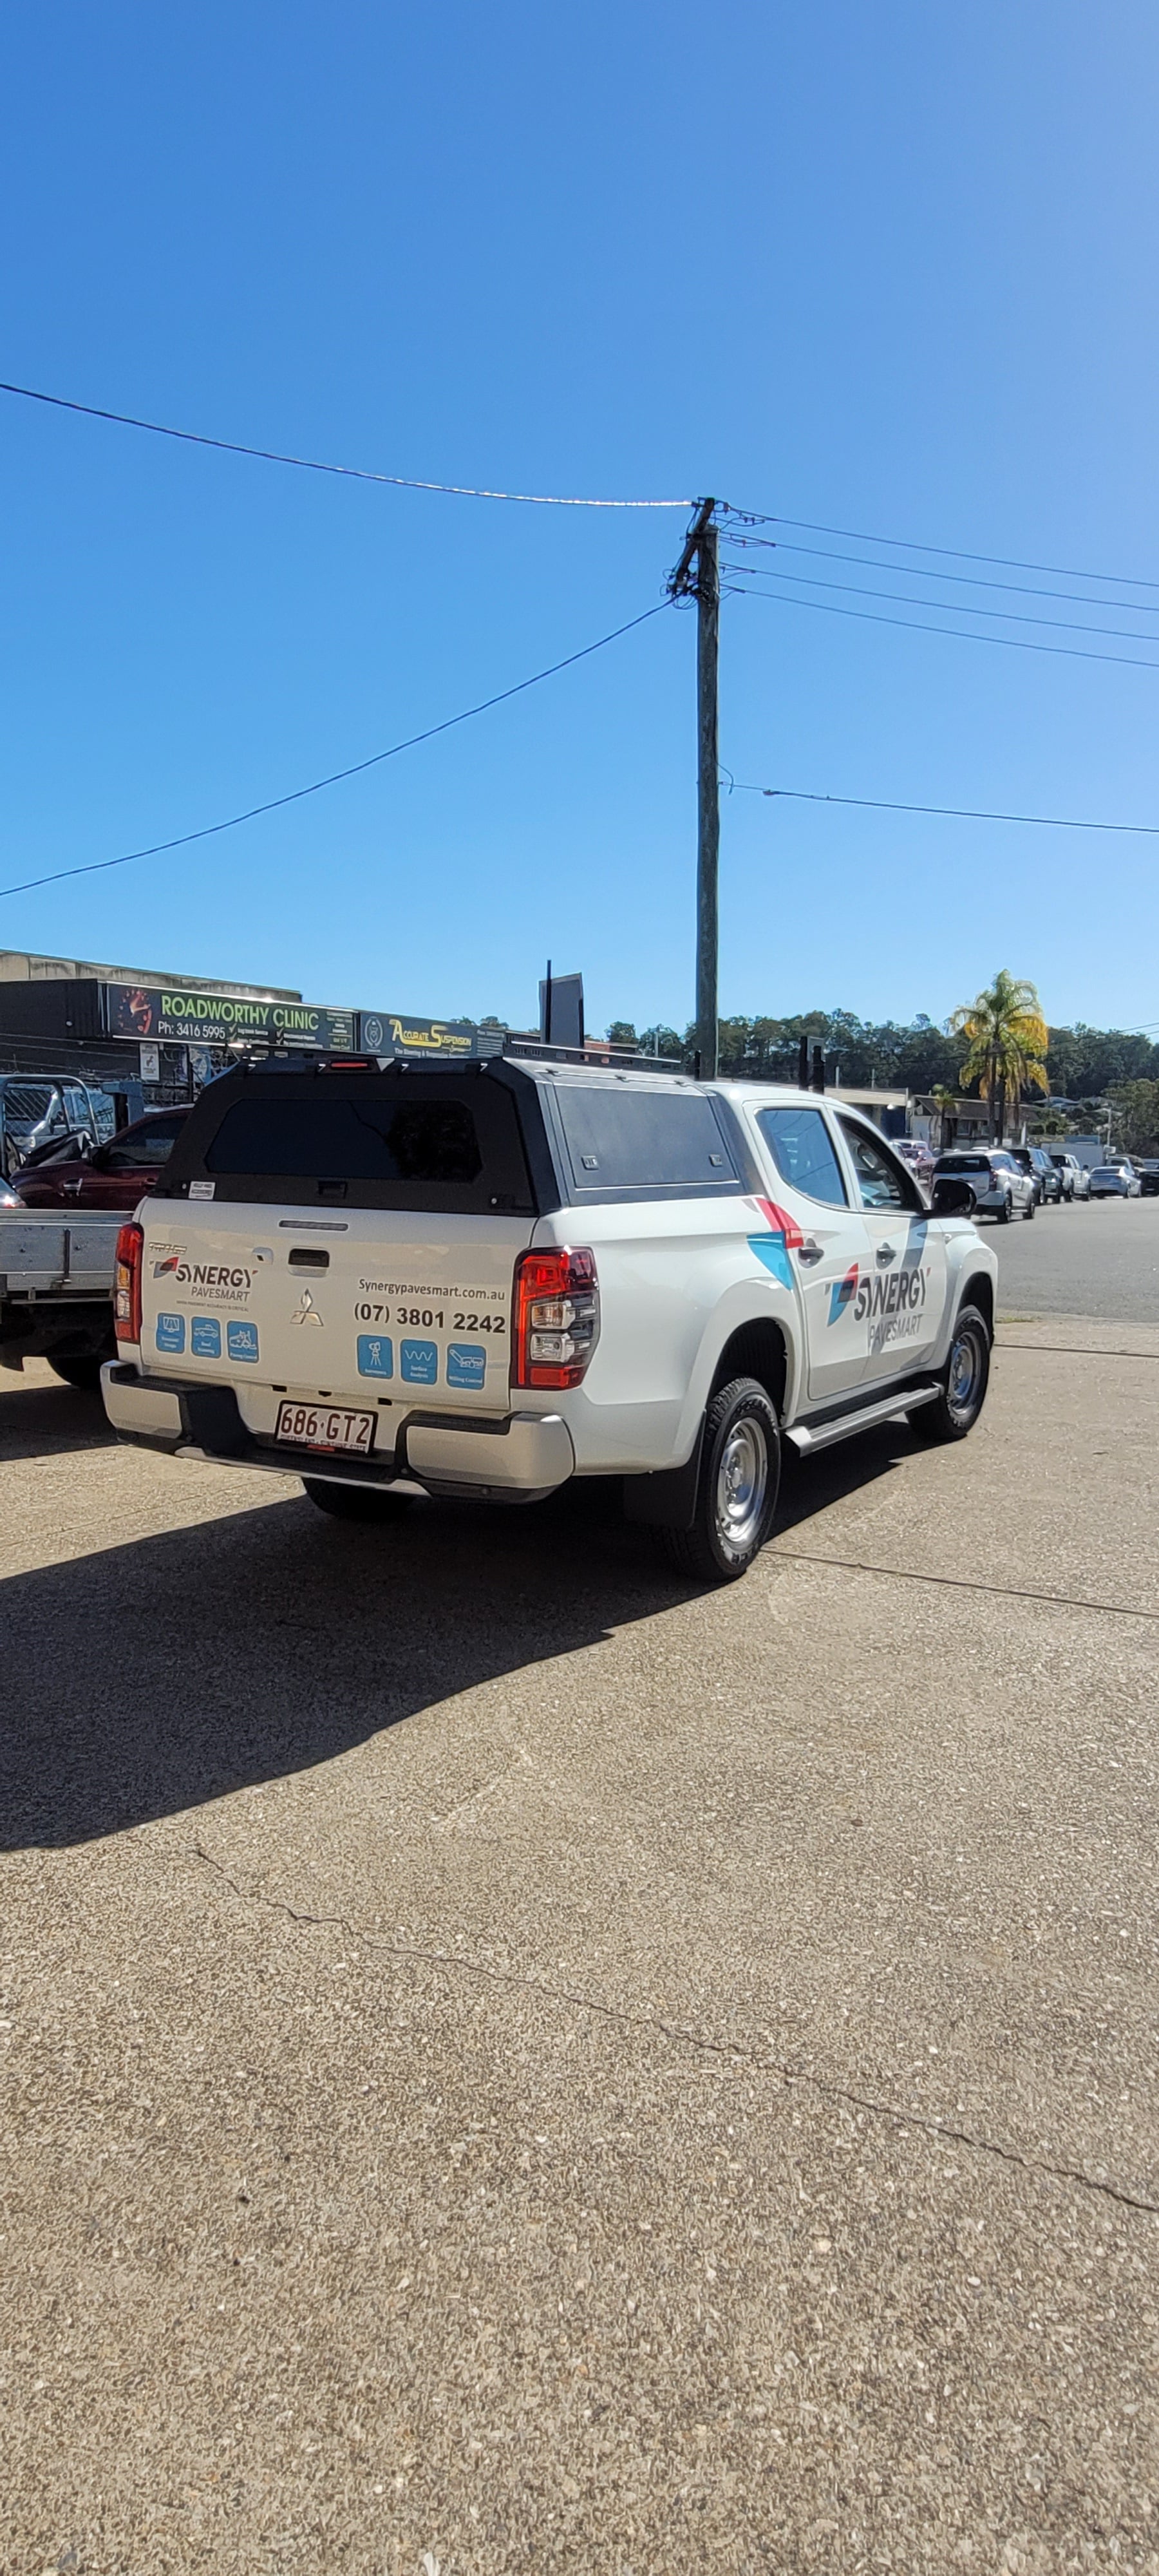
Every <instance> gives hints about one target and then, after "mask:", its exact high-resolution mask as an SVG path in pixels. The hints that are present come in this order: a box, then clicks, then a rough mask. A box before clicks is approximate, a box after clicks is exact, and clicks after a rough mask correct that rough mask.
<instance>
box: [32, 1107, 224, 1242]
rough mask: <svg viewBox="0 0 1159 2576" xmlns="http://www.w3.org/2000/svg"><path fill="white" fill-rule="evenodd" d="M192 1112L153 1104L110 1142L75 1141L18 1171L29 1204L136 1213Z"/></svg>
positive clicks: (111, 1212) (125, 1213)
mask: <svg viewBox="0 0 1159 2576" xmlns="http://www.w3.org/2000/svg"><path fill="white" fill-rule="evenodd" d="M188 1116H189V1111H188V1109H187V1108H184V1107H183V1108H179V1109H154V1110H151V1111H150V1112H149V1113H148V1115H147V1116H146V1117H144V1118H137V1119H134V1121H133V1124H132V1126H131V1127H122V1129H121V1133H120V1135H119V1136H113V1137H111V1138H110V1140H109V1143H108V1144H107V1145H97V1146H95V1147H94V1146H92V1145H90V1144H89V1143H88V1142H87V1140H86V1141H85V1142H84V1144H83V1147H77V1146H75V1145H73V1146H70V1145H69V1144H68V1143H67V1142H66V1143H65V1144H64V1145H63V1146H62V1148H61V1150H60V1151H59V1152H58V1153H49V1154H47V1155H44V1156H42V1157H40V1158H38V1159H37V1160H36V1161H35V1162H34V1163H33V1164H32V1165H31V1167H28V1166H26V1167H25V1169H24V1170H23V1171H20V1172H18V1173H17V1175H16V1179H15V1182H14V1185H13V1186H14V1188H15V1191H16V1196H17V1199H18V1201H19V1202H20V1204H21V1205H22V1206H24V1207H41V1208H47V1207H65V1208H67V1207H82V1208H107V1209H108V1211H109V1213H110V1215H112V1214H114V1213H115V1212H117V1211H120V1213H121V1214H123V1215H126V1216H131V1215H132V1212H133V1209H134V1208H135V1207H136V1205H137V1201H138V1199H141V1198H143V1197H144V1195H145V1192H146V1191H147V1190H150V1189H152V1187H153V1184H154V1182H155V1180H156V1179H157V1176H158V1174H159V1173H160V1172H161V1171H162V1170H163V1169H164V1166H165V1164H166V1163H167V1162H168V1160H169V1156H170V1154H171V1152H172V1150H173V1147H174V1145H175V1144H176V1141H177V1137H178V1135H179V1133H180V1131H181V1129H182V1127H183V1126H184V1124H185V1121H186V1119H187V1118H188Z"/></svg>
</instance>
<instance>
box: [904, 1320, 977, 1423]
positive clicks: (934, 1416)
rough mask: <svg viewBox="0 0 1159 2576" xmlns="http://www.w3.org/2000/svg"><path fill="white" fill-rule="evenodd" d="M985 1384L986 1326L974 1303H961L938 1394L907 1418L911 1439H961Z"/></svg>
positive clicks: (972, 1419)
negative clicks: (911, 1433) (912, 1435)
mask: <svg viewBox="0 0 1159 2576" xmlns="http://www.w3.org/2000/svg"><path fill="white" fill-rule="evenodd" d="M989 1383H990V1327H989V1325H988V1323H987V1321H986V1318H985V1316H984V1315H980V1314H979V1312H978V1309H977V1307H976V1306H963V1307H962V1310H961V1312H960V1314H959V1316H958V1319H957V1322H956V1324H955V1326H954V1338H953V1341H952V1342H951V1344H950V1356H949V1359H948V1360H947V1362H946V1365H945V1368H944V1369H943V1371H942V1377H941V1386H940V1390H939V1393H938V1395H937V1397H936V1398H935V1400H934V1402H933V1403H932V1404H922V1405H919V1407H918V1409H917V1411H916V1413H911V1415H910V1417H909V1427H910V1430H911V1431H912V1432H913V1434H914V1437H915V1439H917V1440H929V1441H938V1440H964V1439H965V1437H966V1434H967V1432H968V1431H972V1430H973V1428H974V1425H975V1423H976V1421H977V1419H978V1416H979V1414H980V1412H981V1410H982V1407H983V1405H984V1404H985V1401H986V1389H987V1387H988V1385H989Z"/></svg>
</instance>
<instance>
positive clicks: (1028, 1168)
mask: <svg viewBox="0 0 1159 2576" xmlns="http://www.w3.org/2000/svg"><path fill="white" fill-rule="evenodd" d="M1003 1151H1004V1152H1005V1153H1007V1154H1009V1155H1010V1156H1011V1158H1012V1160H1013V1161H1014V1162H1016V1163H1017V1164H1018V1166H1019V1169H1020V1171H1023V1172H1029V1174H1030V1177H1031V1180H1032V1181H1033V1182H1034V1185H1035V1189H1036V1191H1037V1205H1038V1206H1039V1207H1045V1206H1046V1205H1047V1203H1048V1201H1049V1200H1051V1199H1056V1200H1057V1201H1058V1202H1059V1204H1060V1206H1061V1203H1062V1178H1061V1175H1060V1174H1059V1173H1058V1172H1056V1170H1055V1167H1054V1164H1053V1162H1052V1161H1051V1158H1050V1155H1049V1154H1047V1153H1044V1151H1043V1148H1042V1146H1041V1145H1007V1146H1005V1147H1004V1148H1003Z"/></svg>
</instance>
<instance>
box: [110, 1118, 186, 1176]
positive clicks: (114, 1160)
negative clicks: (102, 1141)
mask: <svg viewBox="0 0 1159 2576" xmlns="http://www.w3.org/2000/svg"><path fill="white" fill-rule="evenodd" d="M184 1123H185V1121H184V1119H183V1118H151V1119H150V1120H149V1123H148V1125H147V1126H145V1127H130V1128H127V1129H126V1131H125V1134H124V1135H123V1136H118V1138H117V1140H116V1143H115V1144H112V1145H107V1146H106V1148H105V1151H104V1153H103V1155H102V1156H101V1162H102V1165H103V1167H104V1169H105V1171H106V1172H138V1171H139V1172H147V1171H151V1170H154V1169H155V1168H156V1167H157V1165H158V1164H161V1163H164V1162H165V1161H166V1160H167V1159H168V1156H169V1155H170V1153H171V1152H172V1150H173V1147H174V1145H175V1143H176V1141H177V1138H178V1136H179V1135H180V1133H181V1130H182V1127H183V1126H184Z"/></svg>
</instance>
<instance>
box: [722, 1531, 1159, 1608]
mask: <svg viewBox="0 0 1159 2576" xmlns="http://www.w3.org/2000/svg"><path fill="white" fill-rule="evenodd" d="M774 1556H783V1557H787V1558H788V1560H789V1562H790V1564H792V1565H831V1566H833V1567H834V1568H835V1569H836V1571H837V1572H838V1573H839V1574H883V1575H884V1576H885V1577H886V1580H887V1582H890V1583H941V1584H946V1585H948V1586H949V1588H950V1590H951V1591H952V1592H994V1593H997V1594H998V1596H999V1598H1000V1600H1003V1601H1045V1602H1048V1603H1049V1605H1050V1607H1051V1608H1052V1609H1054V1610H1099V1611H1106V1612H1108V1613H1109V1614H1110V1616H1111V1617H1112V1618H1113V1619H1159V1610H1132V1609H1131V1608H1130V1607H1129V1606H1128V1604H1127V1603H1126V1602H1125V1601H1087V1600H1085V1599H1084V1597H1083V1595H1082V1594H1081V1593H1077V1592H1032V1591H1031V1590H1030V1589H1029V1587H1028V1586H1027V1585H1026V1584H1022V1583H984V1582H981V1581H980V1580H978V1579H977V1578H976V1577H975V1576H972V1575H969V1574H923V1573H921V1572H920V1571H919V1570H917V1569H915V1568H914V1567H912V1566H908V1565H869V1564H867V1563H866V1561H865V1559H864V1558H863V1557H859V1556H814V1555H812V1554H810V1553H808V1552H807V1551H806V1550H805V1549H804V1548H800V1547H780V1546H778V1544H777V1541H776V1540H775V1539H774V1540H773V1543H772V1546H771V1547H768V1548H766V1549H765V1559H766V1561H767V1560H768V1558H769V1557H774Z"/></svg>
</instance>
